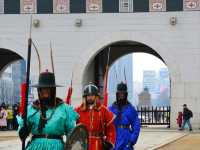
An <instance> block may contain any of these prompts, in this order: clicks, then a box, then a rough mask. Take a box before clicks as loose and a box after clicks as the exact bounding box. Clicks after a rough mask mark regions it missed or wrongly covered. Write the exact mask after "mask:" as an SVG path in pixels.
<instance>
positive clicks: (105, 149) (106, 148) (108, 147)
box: [103, 141, 113, 150]
mask: <svg viewBox="0 0 200 150" xmlns="http://www.w3.org/2000/svg"><path fill="white" fill-rule="evenodd" d="M112 148H113V145H112V144H111V143H110V142H108V141H103V150H111V149H112Z"/></svg>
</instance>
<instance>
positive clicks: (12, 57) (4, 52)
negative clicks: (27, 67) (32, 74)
mask: <svg viewBox="0 0 200 150" xmlns="http://www.w3.org/2000/svg"><path fill="white" fill-rule="evenodd" d="M20 59H23V57H21V56H20V55H19V54H17V53H16V52H14V51H11V50H9V49H4V48H0V74H1V73H2V72H3V71H4V69H5V68H6V67H7V66H8V65H9V64H11V63H13V62H14V61H17V60H20Z"/></svg>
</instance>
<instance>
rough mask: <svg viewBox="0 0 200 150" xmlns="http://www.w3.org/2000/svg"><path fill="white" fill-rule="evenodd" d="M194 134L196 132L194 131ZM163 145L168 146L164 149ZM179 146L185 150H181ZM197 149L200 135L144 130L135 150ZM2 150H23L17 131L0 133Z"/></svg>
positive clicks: (164, 130) (175, 131) (174, 131)
mask: <svg viewBox="0 0 200 150" xmlns="http://www.w3.org/2000/svg"><path fill="white" fill-rule="evenodd" d="M194 133H196V132H195V131H194ZM186 137H187V138H186ZM185 138H186V139H185ZM177 139H180V140H181V141H182V140H183V142H182V143H177V142H178V141H179V140H178V141H177V142H175V143H172V146H174V147H175V149H174V147H169V148H168V147H167V146H171V144H169V145H166V143H169V142H173V141H175V140H177ZM177 144H178V145H177ZM184 144H186V145H188V144H189V145H190V146H189V148H188V147H186V146H184ZM163 145H166V146H164V147H162V146H163ZM179 145H180V146H182V147H183V148H185V149H182V147H180V148H179ZM158 147H159V148H158ZM160 147H161V148H160ZM192 147H194V149H192ZM197 147H200V133H198V134H193V133H191V134H190V133H189V132H180V131H177V130H169V129H142V131H141V134H140V137H139V140H138V142H137V144H136V146H135V150H197V149H196V148H197ZM199 149H200V148H198V150H199ZM0 150H21V141H20V139H19V138H18V137H17V134H16V131H0Z"/></svg>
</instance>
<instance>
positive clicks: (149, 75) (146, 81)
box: [143, 70, 157, 96]
mask: <svg viewBox="0 0 200 150" xmlns="http://www.w3.org/2000/svg"><path fill="white" fill-rule="evenodd" d="M156 81H157V80H156V71H155V70H144V71H143V88H148V89H149V92H150V93H151V94H152V96H154V95H155V94H156V92H157V88H156V85H157V84H156Z"/></svg>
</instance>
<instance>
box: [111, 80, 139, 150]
mask: <svg viewBox="0 0 200 150" xmlns="http://www.w3.org/2000/svg"><path fill="white" fill-rule="evenodd" d="M127 96H128V92H127V85H126V84H125V83H123V82H121V83H119V84H118V85H117V92H116V99H117V100H116V101H115V102H114V103H113V104H112V106H110V107H109V109H110V111H112V112H113V113H114V114H115V115H116V117H115V119H114V124H115V129H116V142H115V148H114V150H133V149H134V147H133V146H134V145H135V144H136V142H137V139H138V136H139V133H140V121H139V118H138V113H137V111H136V109H135V108H134V106H132V105H131V104H130V103H129V101H128V100H127Z"/></svg>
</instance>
